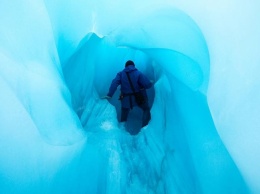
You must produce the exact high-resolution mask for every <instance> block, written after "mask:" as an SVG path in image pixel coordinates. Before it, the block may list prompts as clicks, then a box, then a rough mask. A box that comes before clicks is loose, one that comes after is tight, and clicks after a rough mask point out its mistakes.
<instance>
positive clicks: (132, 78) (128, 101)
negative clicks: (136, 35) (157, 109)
mask: <svg viewBox="0 0 260 194" xmlns="http://www.w3.org/2000/svg"><path fill="white" fill-rule="evenodd" d="M131 82H132V83H131ZM119 85H121V94H120V97H119V99H120V100H121V119H120V122H126V121H127V117H128V114H129V111H130V110H131V109H132V108H133V107H134V106H138V107H139V108H141V109H142V110H143V116H142V127H144V126H146V125H147V124H148V122H149V121H150V119H151V113H150V107H149V103H148V96H147V93H146V89H149V88H151V87H152V85H153V84H152V82H151V81H150V80H149V79H148V78H147V77H146V76H145V75H144V74H143V73H142V72H140V71H139V70H137V69H136V68H135V64H134V62H133V61H131V60H129V61H127V62H126V63H125V68H124V69H123V70H122V71H120V72H119V73H117V75H116V77H115V78H114V79H113V81H112V83H111V85H110V88H109V92H108V94H107V96H104V97H102V99H110V98H111V97H112V96H113V95H114V93H115V91H116V89H117V87H118V86H119ZM131 85H132V86H131ZM135 94H138V95H141V99H142V100H141V101H142V102H141V103H138V99H137V100H136V95H135ZM137 98H138V97H137Z"/></svg>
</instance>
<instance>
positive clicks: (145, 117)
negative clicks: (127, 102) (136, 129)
mask: <svg viewBox="0 0 260 194" xmlns="http://www.w3.org/2000/svg"><path fill="white" fill-rule="evenodd" d="M138 107H139V108H141V109H142V110H143V117H142V127H144V126H146V125H148V122H149V121H150V120H151V113H150V107H149V105H148V102H146V103H144V104H142V105H138ZM129 111H130V108H123V107H122V108H121V122H126V121H127V117H128V114H129Z"/></svg>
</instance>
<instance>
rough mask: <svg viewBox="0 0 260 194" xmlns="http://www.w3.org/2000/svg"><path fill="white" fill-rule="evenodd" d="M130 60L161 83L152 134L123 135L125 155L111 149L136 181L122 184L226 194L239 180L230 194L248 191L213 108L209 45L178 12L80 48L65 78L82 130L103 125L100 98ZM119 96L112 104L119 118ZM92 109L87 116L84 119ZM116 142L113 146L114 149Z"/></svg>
mask: <svg viewBox="0 0 260 194" xmlns="http://www.w3.org/2000/svg"><path fill="white" fill-rule="evenodd" d="M155 29H156V30H155ZM129 59H131V60H133V61H135V63H136V66H137V68H138V69H140V70H141V71H143V72H145V73H146V74H147V75H148V77H150V78H151V79H153V80H155V82H156V83H155V86H154V91H150V94H149V98H150V100H152V101H153V106H152V111H151V113H152V120H151V122H150V123H149V125H148V127H147V128H146V129H145V130H143V131H142V133H141V134H140V135H139V136H137V137H136V139H134V141H129V137H127V138H126V139H125V136H124V137H123V142H124V144H121V143H119V144H120V146H121V149H122V150H123V152H122V153H121V154H118V151H119V150H118V149H117V148H115V150H113V153H117V154H116V156H118V155H120V156H121V157H122V158H124V164H121V165H119V163H118V160H119V159H118V157H116V158H110V159H109V160H110V161H112V164H111V165H112V166H113V169H114V170H115V169H117V170H116V171H117V172H118V173H119V174H120V176H122V175H121V170H122V171H123V172H127V173H130V174H131V176H130V178H129V177H128V178H127V177H125V176H124V178H123V182H120V184H121V185H123V187H124V186H125V187H126V188H124V189H126V190H127V189H130V190H132V191H138V192H141V193H142V192H146V193H147V192H148V193H150V192H154V193H156V192H157V193H158V192H159V193H214V192H215V193H222V191H223V187H219V185H223V180H226V182H229V180H230V179H233V180H232V181H233V182H237V183H239V184H236V185H238V186H237V187H236V188H232V190H237V191H241V190H243V189H244V188H245V187H244V184H243V183H244V182H243V180H242V178H241V175H240V174H239V171H238V170H237V167H236V166H235V164H234V162H233V160H232V159H231V157H230V156H229V154H228V152H227V150H226V149H225V147H224V145H223V144H222V141H221V139H220V138H219V136H218V133H217V131H216V128H215V125H214V122H213V120H212V117H211V114H210V110H209V107H208V104H207V99H206V93H207V85H208V80H209V53H208V48H207V44H206V41H205V38H204V36H203V34H202V33H201V31H200V29H199V28H198V27H197V26H196V24H195V23H194V22H193V21H192V19H191V18H189V17H188V16H187V15H185V14H184V13H182V12H180V11H178V10H174V11H173V10H170V12H169V11H168V12H167V11H163V12H156V14H152V15H150V16H147V18H146V19H144V20H140V21H138V22H136V23H135V25H133V26H130V27H129V26H126V27H122V28H119V29H118V30H116V31H115V32H113V33H111V34H109V35H108V36H105V37H102V38H101V37H98V36H97V35H96V34H94V33H89V34H88V35H87V36H86V37H85V38H84V39H83V40H82V41H81V43H80V45H79V46H78V49H77V50H76V51H75V53H74V54H73V55H72V57H71V58H70V59H69V60H68V61H67V62H66V63H65V64H64V65H63V73H64V77H65V80H66V83H67V86H68V88H69V89H70V91H71V95H72V106H73V109H74V110H75V112H76V113H77V115H78V116H79V118H80V120H81V123H82V126H83V127H84V128H85V129H86V128H87V130H88V129H89V128H91V129H92V128H95V126H93V125H92V126H90V127H89V128H88V127H86V126H87V124H86V123H87V121H86V120H89V118H91V119H92V120H93V119H97V120H98V119H99V114H100V112H102V110H103V109H102V108H104V107H105V106H100V110H99V111H92V110H91V109H92V108H93V109H94V108H95V104H98V106H99V105H100V104H102V103H101V101H100V99H99V98H100V96H102V95H105V94H106V93H107V91H108V87H109V85H110V83H111V80H112V79H113V78H114V76H115V74H116V73H117V72H119V71H120V70H122V69H123V65H124V63H125V61H127V60H129ZM117 96H119V94H118V93H116V94H115V95H114V98H113V100H112V101H111V103H112V104H113V105H114V106H115V107H116V109H117V112H118V113H119V114H120V108H119V107H120V105H119V101H118V100H117ZM90 102H91V103H92V104H91V106H90V107H91V108H89V105H88V104H89V103H90ZM150 103H152V102H151V101H150ZM87 107H88V108H89V110H88V111H89V113H88V116H87V117H84V120H82V115H83V113H84V112H86V108H87ZM137 111H138V110H137ZM110 113H111V111H110ZM84 114H85V113H84ZM119 114H118V115H119ZM139 114H140V112H133V113H132V116H130V118H129V125H130V126H129V127H130V128H131V127H133V128H135V127H137V126H138V125H139V123H138V122H137V121H138V119H137V118H136V116H138V115H139ZM85 115H86V114H85ZM102 116H103V117H104V115H102ZM110 116H111V115H105V117H106V118H108V117H110ZM113 116H115V115H112V117H113ZM110 119H112V120H113V118H110ZM109 122H110V121H109ZM97 123H98V122H97ZM131 125H132V126H131ZM96 127H97V126H96ZM108 128H109V127H108ZM111 128H113V127H111ZM102 137H103V136H102ZM121 140H122V138H121ZM116 141H117V140H116V139H113V145H114V144H117V143H116ZM126 142H127V144H125V143H126ZM136 144H137V145H138V146H139V147H138V146H137V147H136ZM106 145H107V144H106ZM109 146H111V144H109ZM137 148H138V149H137ZM107 149H108V148H107ZM109 149H110V150H111V148H109ZM133 149H134V150H133ZM112 155H114V154H112ZM153 155H154V156H153ZM131 157H135V159H136V160H135V161H134V162H133V161H132V158H131ZM114 160H116V162H114ZM115 164H116V165H115ZM138 164H142V166H138ZM117 165H119V166H117ZM122 166H124V167H122ZM119 169H120V170H119ZM208 172H210V173H208ZM132 173H134V174H132ZM227 173H228V174H230V175H235V176H232V177H230V176H227V175H226V174H227ZM117 175H118V174H117ZM118 176H119V175H118ZM121 178H122V177H121ZM133 179H134V182H135V183H134V184H132V181H133ZM113 180H114V179H113V178H111V177H110V178H109V177H108V180H107V182H109V183H110V184H113ZM205 180H209V181H208V182H205ZM224 182H225V181H224ZM126 185H127V186H126ZM143 185H145V186H143ZM224 190H225V191H226V189H224ZM212 191H214V192H212Z"/></svg>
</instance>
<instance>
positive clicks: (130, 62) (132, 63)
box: [125, 60, 135, 67]
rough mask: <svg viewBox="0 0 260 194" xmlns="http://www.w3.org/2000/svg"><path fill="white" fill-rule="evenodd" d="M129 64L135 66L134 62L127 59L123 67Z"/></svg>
mask: <svg viewBox="0 0 260 194" xmlns="http://www.w3.org/2000/svg"><path fill="white" fill-rule="evenodd" d="M129 65H133V66H135V64H134V62H133V61H131V60H129V61H127V62H126V63H125V67H127V66H129Z"/></svg>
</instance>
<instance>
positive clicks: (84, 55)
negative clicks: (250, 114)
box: [0, 0, 260, 194]
mask: <svg viewBox="0 0 260 194" xmlns="http://www.w3.org/2000/svg"><path fill="white" fill-rule="evenodd" d="M188 2H189V1H187V2H186V3H180V2H179V3H178V2H175V3H173V2H171V1H164V2H159V1H158V2H157V1H154V2H152V3H150V6H148V7H150V8H149V9H148V8H147V3H140V2H138V1H133V2H132V3H130V4H129V5H128V4H127V5H126V4H123V3H120V2H116V1H113V3H111V4H109V3H107V2H104V1H99V2H91V1H88V0H82V1H78V2H77V3H75V2H74V1H67V2H66V3H64V2H62V1H55V2H53V1H49V0H45V1H42V0H37V1H35V0H34V1H33V0H28V1H26V2H11V1H7V0H4V1H2V2H1V3H0V13H1V17H0V18H1V20H0V24H1V25H0V89H1V95H0V103H1V108H0V121H1V122H0V153H1V157H0V188H1V191H0V193H82V194H83V193H88V194H89V193H91V194H92V193H93V194H94V193H107V194H109V193H111V194H117V193H118V194H126V193H129V194H130V193H140V194H147V193H155V194H164V193H165V194H166V193H169V194H175V193H176V194H181V193H187V194H191V193H197V194H201V193H205V194H214V193H215V194H219V193H242V194H244V193H257V192H258V191H260V190H259V186H257V180H259V177H260V176H258V174H257V173H253V170H252V169H254V168H253V167H251V166H247V165H246V164H247V163H246V162H245V159H241V158H242V157H241V155H239V154H238V151H237V149H236V148H237V147H238V145H237V144H236V142H235V141H231V138H230V136H229V135H230V133H231V132H234V131H235V130H233V128H232V127H230V128H228V127H227V126H229V124H230V123H229V122H227V121H226V120H225V122H220V120H221V119H227V117H226V115H225V114H228V112H225V111H226V110H231V111H232V110H235V109H232V108H234V107H235V106H236V104H232V103H231V104H232V105H233V106H228V105H226V106H227V107H228V108H226V107H225V106H224V105H225V102H228V100H227V99H229V98H228V96H225V95H224V97H225V98H223V99H222V98H220V99H217V98H216V97H215V96H218V95H219V93H221V91H222V90H218V91H212V88H213V86H215V87H218V85H217V84H216V82H217V83H218V81H216V77H217V75H219V74H218V72H221V73H223V74H224V73H225V72H226V71H227V70H226V69H227V67H226V66H225V65H226V63H225V64H224V65H222V63H224V62H223V61H231V62H232V58H229V57H227V55H226V54H225V53H224V52H219V53H220V54H219V56H224V57H226V58H224V59H222V58H221V57H220V58H221V59H222V60H223V61H219V60H220V59H219V58H218V57H217V56H218V55H217V54H216V53H217V51H219V50H220V49H219V45H218V41H217V40H218V38H215V37H214V36H216V37H217V35H216V34H217V32H216V34H214V32H213V30H212V31H211V30H210V29H211V28H213V25H211V23H210V21H212V23H213V22H215V24H216V25H217V26H218V25H219V26H221V25H220V23H221V22H219V18H218V15H217V13H215V12H214V9H210V8H208V9H209V10H210V11H208V12H209V13H208V15H209V17H208V18H206V17H207V16H205V15H204V16H202V15H201V12H200V11H201V8H200V6H199V4H198V5H195V6H192V5H191V4H189V3H188ZM232 2H233V1H231V2H230V4H232ZM200 3H206V2H204V1H200ZM222 3H223V4H225V3H224V2H222ZM216 4H217V3H216ZM214 5H215V4H214ZM225 5H226V6H227V7H228V5H227V4H225ZM239 5H240V4H239ZM215 6H217V5H215ZM179 7H181V8H182V9H177V8H179ZM209 7H212V6H209ZM231 7H232V6H231ZM242 7H243V6H242V5H240V7H239V8H240V9H242ZM245 9H248V10H251V9H252V8H251V7H248V8H245ZM225 13H226V12H225ZM250 13H251V12H250ZM253 13H255V12H252V17H253ZM256 13H257V10H256ZM214 14H215V15H214ZM226 16H227V18H229V19H230V20H231V17H228V16H229V14H228V12H227V13H226ZM250 16H251V15H250ZM248 17H249V16H248ZM205 18H206V19H208V21H207V20H206V19H205ZM227 21H229V20H227ZM242 22H243V21H242ZM219 28H220V29H222V28H221V27H219ZM259 29H260V28H259ZM217 30H219V29H218V28H217ZM218 32H221V31H220V30H219V31H218ZM212 34H213V35H214V36H213V35H212ZM218 35H219V34H218ZM220 35H222V34H221V33H220ZM222 36H223V35H222ZM237 36H238V35H237ZM237 36H236V35H235V34H234V36H233V39H234V40H235V38H236V37H237ZM223 37H225V36H223ZM223 37H220V38H219V40H220V41H221V40H222V39H224V38H223ZM251 37H256V38H257V37H258V36H253V35H252V36H251ZM221 38H222V39H221ZM257 40H258V39H257ZM227 46H229V45H228V44H227ZM217 49H219V50H217ZM221 49H226V50H225V51H228V49H229V48H228V47H227V48H225V47H223V48H222V47H221ZM230 50H232V49H230ZM229 54H230V53H229ZM231 54H232V53H231ZM234 56H235V55H234ZM234 56H233V57H234ZM234 58H235V57H234ZM129 59H131V60H133V61H135V63H136V67H137V68H138V69H140V70H141V71H142V72H145V74H146V75H147V76H148V77H149V78H150V79H153V80H155V84H154V87H153V88H152V89H150V90H149V91H148V94H149V99H150V104H151V107H152V109H151V113H152V120H151V121H150V123H149V125H148V126H147V127H145V128H143V129H142V130H141V132H140V133H139V134H138V135H136V136H131V135H130V134H129V133H127V132H126V131H125V129H124V128H122V127H120V126H119V124H118V115H119V114H120V104H119V101H118V100H117V96H118V94H115V95H114V97H113V99H112V100H111V101H110V102H108V101H106V100H101V99H100V97H101V96H103V95H105V94H106V92H107V90H108V87H109V85H110V83H111V80H112V79H113V77H114V76H115V74H116V73H117V72H118V71H120V70H122V69H123V67H124V63H125V61H127V60H129ZM234 61H235V62H236V60H234ZM221 62H222V63H221ZM235 62H234V63H235ZM256 62H257V60H256ZM252 64H253V63H252ZM217 65H220V67H219V68H218V66H217ZM241 68H242V67H241ZM218 69H219V71H217V70H218ZM231 69H232V68H231ZM252 69H253V68H252ZM232 70H233V69H232ZM248 71H249V70H248ZM226 74H227V73H226ZM241 74H242V73H241ZM227 75H230V76H231V75H232V74H227ZM247 75H248V76H249V75H250V74H249V73H248V74H247ZM226 77H228V76H226ZM226 77H224V78H222V77H221V78H222V79H228V78H226ZM231 78H232V77H231ZM231 78H230V79H231ZM251 78H252V79H253V78H254V76H252V77H251ZM235 80H236V79H235ZM214 81H215V82H214ZM228 81H230V80H228ZM219 82H221V81H219ZM249 82H250V80H249V81H247V82H246V83H248V84H249ZM221 83H222V82H221ZM227 83H228V84H227V85H225V86H224V87H223V90H225V91H228V92H229V93H228V92H227V94H229V95H230V96H231V97H232V96H234V95H233V94H234V93H231V92H234V91H236V87H234V86H233V85H232V84H233V82H232V80H231V81H230V82H227ZM214 84H215V85H214ZM241 85H242V86H243V84H241ZM209 86H211V87H209ZM233 88H235V89H234V90H232V89H233ZM221 89H222V88H221ZM229 89H230V90H229ZM246 91H247V92H248V93H250V91H251V90H246ZM209 96H210V100H209ZM213 99H215V100H216V102H213ZM234 99H235V101H236V102H238V101H239V99H237V98H234ZM221 100H226V101H224V102H223V103H222V102H221ZM209 102H210V103H209ZM243 102H244V101H243ZM239 103H240V105H241V104H242V103H241V102H240V101H239ZM244 103H245V102H244ZM223 104H224V105H223ZM256 104H257V103H256ZM217 105H220V106H219V107H217ZM251 105H252V104H251ZM212 107H213V108H212ZM221 111H222V112H221ZM233 113H234V112H233ZM139 115H140V111H139V110H137V109H135V110H134V111H133V112H132V113H131V115H130V118H129V121H128V127H129V128H130V129H131V128H136V127H139V126H140V123H139V121H140V120H139V118H138V117H139ZM236 116H238V113H237V115H236ZM229 118H230V117H229ZM230 120H232V119H230ZM235 123H236V122H235ZM231 124H232V123H231ZM231 124H230V125H231ZM237 125H238V124H237ZM223 129H226V131H224V132H223ZM237 130H238V132H239V133H241V131H242V129H241V128H239V127H237ZM220 132H221V133H220ZM234 134H237V133H234ZM237 136H239V135H237ZM257 137H258V135H255V136H254V138H257ZM248 145H251V147H253V146H252V145H254V144H248ZM236 146H237V147H236ZM248 147H249V148H250V146H248ZM246 148H247V147H246ZM246 148H245V149H246ZM250 150H251V149H250ZM242 151H243V150H242ZM243 153H247V152H245V151H244V152H243ZM253 153H257V151H255V150H253ZM256 168H257V167H256ZM253 175H256V176H255V177H254V176H253Z"/></svg>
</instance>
